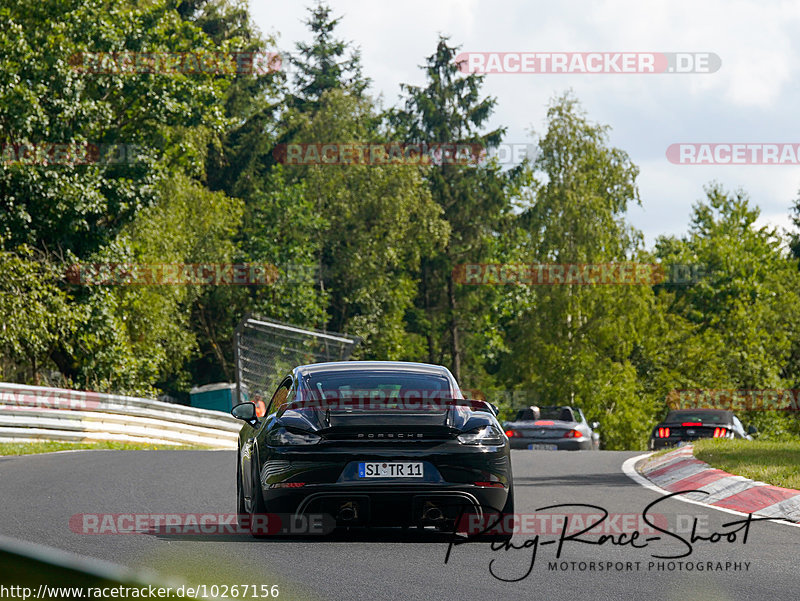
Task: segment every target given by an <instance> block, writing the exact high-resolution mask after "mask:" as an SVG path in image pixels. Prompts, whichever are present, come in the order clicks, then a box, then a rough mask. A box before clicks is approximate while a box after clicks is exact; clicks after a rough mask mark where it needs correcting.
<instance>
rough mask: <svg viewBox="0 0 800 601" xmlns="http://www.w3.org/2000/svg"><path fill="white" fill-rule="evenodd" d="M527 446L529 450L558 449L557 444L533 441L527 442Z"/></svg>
mask: <svg viewBox="0 0 800 601" xmlns="http://www.w3.org/2000/svg"><path fill="white" fill-rule="evenodd" d="M528 448H529V449H530V450H531V451H557V450H558V445H555V444H542V443H533V444H529V445H528Z"/></svg>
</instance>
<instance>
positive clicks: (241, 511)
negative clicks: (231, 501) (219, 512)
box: [236, 458, 247, 527]
mask: <svg viewBox="0 0 800 601" xmlns="http://www.w3.org/2000/svg"><path fill="white" fill-rule="evenodd" d="M246 515H247V511H246V509H245V506H244V491H243V490H242V466H241V463H240V459H238V458H237V460H236V522H237V523H238V524H239V527H244V525H245V521H246V520H245V516H246Z"/></svg>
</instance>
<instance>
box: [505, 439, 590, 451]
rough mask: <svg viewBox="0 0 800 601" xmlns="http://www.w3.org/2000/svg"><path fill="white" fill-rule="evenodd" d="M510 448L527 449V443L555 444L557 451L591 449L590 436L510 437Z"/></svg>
mask: <svg viewBox="0 0 800 601" xmlns="http://www.w3.org/2000/svg"><path fill="white" fill-rule="evenodd" d="M509 442H510V443H511V448H512V449H527V448H528V446H529V445H555V447H556V448H555V449H552V450H557V451H591V450H592V449H594V444H593V442H592V440H591V439H590V438H585V437H584V438H510V439H509Z"/></svg>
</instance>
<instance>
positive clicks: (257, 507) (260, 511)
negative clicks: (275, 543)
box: [249, 461, 269, 538]
mask: <svg viewBox="0 0 800 601" xmlns="http://www.w3.org/2000/svg"><path fill="white" fill-rule="evenodd" d="M256 464H257V462H256V461H254V462H253V468H254V469H253V471H254V472H255V473H254V474H253V476H252V478H251V480H252V482H253V490H252V493H251V497H250V498H251V499H252V503H251V504H250V520H249V527H250V534H251V535H252V536H253V537H254V538H266V537H267V536H269V535H268V534H266V533H264V532H259V531H258V530H257V528H256V525H255V521H256V520H255V518H256V516H259V515H261V516H263V515H264V514H265V513H266V512H267V509H266V505H265V503H264V493H263V492H262V490H261V478H260V477H259V475H260V474H258V472H257V470H256V469H255V467H256Z"/></svg>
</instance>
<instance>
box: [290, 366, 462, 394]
mask: <svg viewBox="0 0 800 601" xmlns="http://www.w3.org/2000/svg"><path fill="white" fill-rule="evenodd" d="M304 383H305V388H306V390H308V391H310V392H311V395H312V398H327V399H341V398H364V397H370V396H373V397H374V396H376V394H377V396H378V397H379V398H382V399H391V398H397V399H426V398H432V399H443V398H450V397H451V396H453V395H452V393H451V390H450V381H449V380H448V379H447V378H446V377H444V376H439V375H436V374H419V373H408V372H377V373H376V372H346V373H344V372H329V373H326V372H322V373H316V374H311V375H309V376H306V378H305V382H304Z"/></svg>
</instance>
